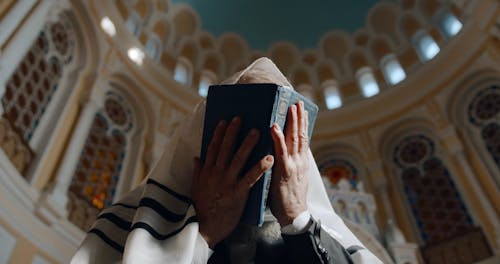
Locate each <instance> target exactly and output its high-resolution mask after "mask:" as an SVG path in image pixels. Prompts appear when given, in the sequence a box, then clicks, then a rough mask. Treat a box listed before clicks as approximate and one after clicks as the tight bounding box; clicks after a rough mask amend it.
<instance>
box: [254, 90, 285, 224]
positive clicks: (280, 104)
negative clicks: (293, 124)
mask: <svg viewBox="0 0 500 264" xmlns="http://www.w3.org/2000/svg"><path fill="white" fill-rule="evenodd" d="M290 95H291V90H289V89H287V88H284V87H278V89H277V93H276V100H275V104H274V106H273V113H274V114H273V115H272V116H271V122H270V124H269V126H272V125H273V124H274V123H277V124H278V125H279V126H280V128H281V129H282V130H283V129H284V126H285V121H286V115H287V112H288V105H289V103H290ZM264 176H267V177H266V178H265V179H266V182H265V189H264V194H263V196H264V199H263V204H262V206H263V207H262V208H263V210H262V211H261V212H262V215H261V221H260V222H262V219H263V217H264V211H265V208H266V204H267V198H268V196H269V188H270V187H271V177H272V175H271V170H269V171H268V172H266V173H265V175H264Z"/></svg>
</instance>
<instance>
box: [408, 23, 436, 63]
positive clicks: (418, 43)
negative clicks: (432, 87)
mask: <svg viewBox="0 0 500 264" xmlns="http://www.w3.org/2000/svg"><path fill="white" fill-rule="evenodd" d="M412 42H413V46H414V47H415V49H416V50H417V53H418V56H419V57H420V60H422V61H423V62H426V61H428V60H431V59H432V58H434V57H435V56H436V55H437V54H438V53H439V51H440V49H439V46H438V44H437V43H436V41H435V40H434V38H432V37H431V36H430V35H429V34H428V33H427V32H425V31H424V30H420V31H418V32H417V33H415V35H413V37H412Z"/></svg>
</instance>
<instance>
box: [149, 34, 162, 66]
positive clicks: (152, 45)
mask: <svg viewBox="0 0 500 264" xmlns="http://www.w3.org/2000/svg"><path fill="white" fill-rule="evenodd" d="M161 52H162V46H161V41H160V38H158V36H156V34H154V33H151V34H150V35H149V39H148V42H146V53H147V54H148V56H149V57H151V58H153V59H154V60H158V58H160V54H161Z"/></svg>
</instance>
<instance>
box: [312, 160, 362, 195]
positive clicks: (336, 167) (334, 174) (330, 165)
mask: <svg viewBox="0 0 500 264" xmlns="http://www.w3.org/2000/svg"><path fill="white" fill-rule="evenodd" d="M319 171H320V173H321V175H322V176H323V177H326V178H327V179H328V180H329V181H330V183H331V184H332V185H333V186H336V185H337V184H338V183H339V181H340V180H341V179H346V180H348V181H349V183H350V184H351V186H352V188H353V189H355V188H356V186H357V185H358V182H359V176H358V170H357V169H356V167H354V165H353V164H352V163H351V162H349V161H347V160H344V159H331V160H328V161H326V162H323V163H321V164H320V165H319Z"/></svg>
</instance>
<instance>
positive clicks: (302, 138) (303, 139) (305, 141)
mask: <svg viewBox="0 0 500 264" xmlns="http://www.w3.org/2000/svg"><path fill="white" fill-rule="evenodd" d="M298 108H299V109H298V114H297V116H298V118H299V152H304V151H306V150H307V147H308V146H309V138H308V133H307V130H308V126H307V112H306V110H305V109H304V102H302V101H300V102H299V107H298Z"/></svg>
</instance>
